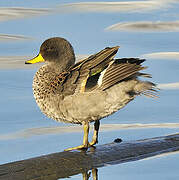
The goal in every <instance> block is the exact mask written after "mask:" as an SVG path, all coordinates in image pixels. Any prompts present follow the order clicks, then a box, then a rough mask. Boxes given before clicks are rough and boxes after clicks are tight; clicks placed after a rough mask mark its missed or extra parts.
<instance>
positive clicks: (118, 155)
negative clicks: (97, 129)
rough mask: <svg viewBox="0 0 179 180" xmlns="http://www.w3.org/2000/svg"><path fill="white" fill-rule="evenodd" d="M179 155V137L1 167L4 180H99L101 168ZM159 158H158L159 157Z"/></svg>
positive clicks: (177, 135) (84, 151)
mask: <svg viewBox="0 0 179 180" xmlns="http://www.w3.org/2000/svg"><path fill="white" fill-rule="evenodd" d="M171 152H177V153H178V152H179V134H173V135H168V136H162V137H156V138H150V139H142V140H137V141H127V142H122V143H114V142H113V143H109V144H104V145H99V146H96V147H93V148H89V149H88V150H80V151H78V150H75V151H63V152H59V153H53V154H49V155H45V156H41V157H37V158H31V159H27V160H23V161H17V162H13V163H8V164H4V165H1V166H0V178H1V179H3V180H6V179H10V178H12V176H13V178H14V177H15V178H14V179H26V178H25V177H29V179H35V178H34V177H38V179H47V180H52V179H53V180H56V179H63V178H68V177H72V176H74V175H77V174H82V179H83V180H88V179H91V178H93V180H97V179H98V170H97V168H100V167H104V166H106V165H114V164H121V163H127V162H131V161H138V160H141V159H146V158H148V157H155V156H156V155H160V154H163V155H165V156H166V155H168V154H169V153H171ZM156 157H157V156H156Z"/></svg>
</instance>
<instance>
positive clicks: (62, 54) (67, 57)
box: [25, 37, 75, 69]
mask: <svg viewBox="0 0 179 180" xmlns="http://www.w3.org/2000/svg"><path fill="white" fill-rule="evenodd" d="M44 61H45V63H48V64H49V65H53V66H61V68H62V69H67V68H69V67H70V66H72V65H73V64H74V63H75V55H74V50H73V47H72V45H71V44H70V43H69V42H68V41H67V40H66V39H64V38H60V37H54V38H50V39H47V40H45V41H44V42H43V43H42V45H41V47H40V52H39V54H38V55H37V56H36V57H35V58H33V59H31V60H28V61H26V62H25V64H34V63H38V62H44Z"/></svg>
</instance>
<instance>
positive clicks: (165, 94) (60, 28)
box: [0, 0, 179, 179]
mask: <svg viewBox="0 0 179 180" xmlns="http://www.w3.org/2000/svg"><path fill="white" fill-rule="evenodd" d="M74 2H77V1H68V3H74ZM83 2H85V1H83ZM104 2H105V1H104ZM106 2H107V1H106ZM115 2H118V1H115ZM119 2H121V1H119ZM131 2H133V3H135V1H129V2H128V3H127V4H128V5H127V7H125V8H124V9H123V8H122V7H121V8H118V10H115V7H116V5H115V6H111V7H108V10H110V11H111V12H106V10H105V9H103V8H104V7H105V5H104V4H103V5H102V4H101V5H100V8H99V6H98V5H97V4H95V5H94V7H93V8H92V9H91V8H90V6H88V8H87V9H85V8H84V6H83V8H82V9H85V12H82V11H81V10H80V9H79V8H78V7H81V6H82V5H83V4H79V5H78V6H77V7H73V8H71V6H70V5H68V6H67V7H66V6H65V7H64V6H62V5H63V3H66V1H60V2H59V1H53V2H49V1H38V2H37V1H33V0H31V1H28V2H21V1H19V0H16V2H11V1H7V0H6V1H5V0H4V1H3V0H2V1H1V2H0V8H1V12H2V13H4V14H1V15H0V26H1V32H0V34H1V36H0V87H1V88H0V94H1V101H0V114H1V120H0V146H1V149H0V154H1V156H0V164H4V163H7V162H12V161H16V160H21V159H27V158H30V157H36V156H40V155H44V154H49V153H53V152H60V151H63V149H65V148H68V147H71V146H76V145H79V143H81V141H82V132H81V129H80V128H79V127H78V126H73V127H72V130H71V131H72V132H69V128H68V126H71V125H68V124H63V123H57V122H55V121H53V120H50V119H48V118H46V117H45V116H44V115H43V114H42V113H41V112H40V110H39V109H38V107H37V106H36V103H35V101H34V99H33V95H32V89H31V84H32V79H33V75H34V73H35V72H36V70H37V68H38V67H37V66H31V67H26V66H25V65H24V61H25V60H26V59H27V57H32V56H35V55H37V53H38V51H39V47H40V45H41V43H42V42H43V41H44V40H45V39H47V38H49V37H53V36H61V37H65V38H67V39H68V40H69V41H70V42H71V43H72V45H73V46H74V49H75V52H76V54H77V55H88V54H92V53H95V52H97V51H99V50H101V49H103V48H104V47H106V46H115V45H120V46H121V48H120V50H119V53H118V55H117V57H148V58H147V61H146V62H145V65H146V66H148V67H149V68H148V69H147V70H146V71H147V72H149V73H151V74H152V76H153V79H152V81H154V82H156V83H158V84H160V83H162V84H163V83H165V84H167V85H168V87H170V86H169V83H177V82H179V78H178V74H179V68H178V67H179V62H178V60H179V57H178V59H177V52H178V44H179V40H178V39H179V33H178V32H179V25H178V24H177V20H178V11H177V9H178V7H179V4H178V2H177V1H174V0H173V1H168V0H165V1H160V0H157V1H156V2H157V3H159V4H157V5H152V6H148V5H147V7H146V8H147V9H146V8H144V9H141V10H135V9H134V7H136V8H137V7H138V5H137V4H133V5H132V6H131V4H130V3H131ZM149 2H150V1H149ZM141 3H144V2H143V1H141ZM173 3H174V4H173ZM144 4H145V3H144ZM119 5H120V3H119ZM3 7H8V8H7V9H3ZM13 7H20V8H18V9H16V10H14V9H12V8H13ZM154 7H155V8H154ZM156 7H157V8H156ZM24 8H36V9H31V10H28V9H24ZM127 8H128V10H126V9H127ZM101 9H102V10H101ZM119 9H120V11H119ZM145 9H146V10H145ZM121 11H123V12H121ZM136 11H137V12H136ZM137 21H149V22H153V23H158V24H156V25H155V26H152V25H151V23H148V22H145V24H143V25H142V26H137V23H136V22H137ZM159 21H161V22H163V21H164V22H166V21H167V22H166V23H165V25H161V24H160V23H159ZM123 22H130V23H132V22H134V23H135V24H134V25H135V27H136V28H138V29H137V32H136V29H135V30H134V29H133V28H134V25H131V24H130V23H129V26H127V27H125V29H124V30H122V29H121V26H118V27H117V28H118V31H112V30H108V31H107V30H106V28H107V27H109V26H111V25H113V24H116V23H123ZM169 22H171V23H172V24H169ZM156 52H159V53H160V54H161V56H162V53H163V52H172V53H173V56H174V57H175V58H172V57H170V58H168V57H167V55H166V56H165V58H163V59H162V58H159V57H155V55H153V56H152V57H153V58H150V57H151V56H147V55H146V54H152V53H156ZM162 57H163V56H162ZM4 59H5V60H4ZM7 62H8V63H7ZM12 64H13V65H12ZM167 85H166V86H165V88H164V89H162V90H161V91H160V98H159V99H157V100H154V99H148V98H145V97H138V98H136V99H135V100H134V101H133V102H131V103H130V104H128V105H127V106H126V107H125V108H124V109H122V110H120V111H119V112H117V113H115V114H114V115H112V116H110V117H108V118H105V119H104V120H102V121H101V122H102V124H104V127H102V131H101V133H100V137H99V142H100V144H104V143H108V142H111V141H113V140H114V139H116V138H117V137H120V138H122V139H123V140H136V139H143V138H150V137H155V136H163V135H168V134H172V133H177V132H178V125H177V123H179V114H178V107H179V101H178V96H179V91H178V89H179V87H178V85H176V87H175V88H173V89H172V88H166V87H167ZM138 123H140V124H148V125H147V127H148V128H145V129H144V128H142V127H138V128H135V125H136V124H138ZM168 123H176V124H175V125H173V126H172V127H171V126H170V125H169V124H168ZM111 124H131V125H132V128H128V127H125V128H121V127H117V128H115V126H114V127H113V128H111V129H110V130H109V129H107V128H106V129H105V125H106V127H108V126H109V125H111ZM151 124H154V126H153V127H151ZM163 125H165V126H164V127H162V126H163ZM56 126H58V127H59V129H56V128H55V127H56ZM160 126H161V127H160ZM60 127H63V128H64V129H60ZM38 128H39V129H38ZM46 128H49V129H47V130H46ZM44 129H45V130H44ZM58 130H59V132H58ZM62 130H63V131H62ZM39 131H40V132H41V131H43V132H42V133H39ZM64 139H65V141H64ZM178 158H179V156H178V154H169V155H165V156H162V157H156V158H153V159H146V160H140V161H135V162H128V163H124V164H119V165H114V166H107V167H104V168H100V169H98V175H99V179H110V178H113V179H119V178H120V179H144V178H145V179H151V178H155V179H178V173H177V172H178V166H177V163H178ZM71 179H82V175H81V174H79V175H75V176H73V177H71Z"/></svg>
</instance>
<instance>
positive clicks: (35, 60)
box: [25, 53, 45, 64]
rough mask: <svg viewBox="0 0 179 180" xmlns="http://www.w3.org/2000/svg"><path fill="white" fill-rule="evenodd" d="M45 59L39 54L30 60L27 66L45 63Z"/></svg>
mask: <svg viewBox="0 0 179 180" xmlns="http://www.w3.org/2000/svg"><path fill="white" fill-rule="evenodd" d="M44 61H45V60H44V58H43V57H42V55H41V54H40V53H39V54H38V55H37V56H36V57H35V58H33V59H31V60H28V61H26V62H25V64H35V63H38V62H44Z"/></svg>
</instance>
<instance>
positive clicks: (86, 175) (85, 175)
mask: <svg viewBox="0 0 179 180" xmlns="http://www.w3.org/2000/svg"><path fill="white" fill-rule="evenodd" d="M91 174H92V178H93V180H98V169H96V168H95V169H92V170H91V171H86V172H84V173H82V176H83V180H88V179H89V178H90V177H91Z"/></svg>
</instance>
